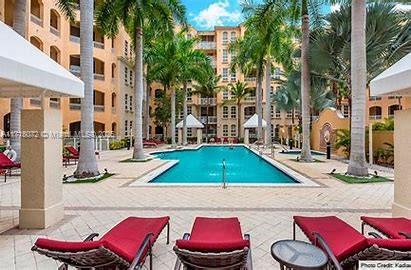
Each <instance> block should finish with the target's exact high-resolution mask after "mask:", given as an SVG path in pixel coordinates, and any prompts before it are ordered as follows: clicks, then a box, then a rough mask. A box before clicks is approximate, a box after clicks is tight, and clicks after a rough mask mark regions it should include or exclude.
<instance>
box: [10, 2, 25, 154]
mask: <svg viewBox="0 0 411 270" xmlns="http://www.w3.org/2000/svg"><path fill="white" fill-rule="evenodd" d="M26 2H27V0H16V1H15V4H14V5H15V6H14V19H13V29H14V31H16V32H17V33H18V34H19V35H20V36H22V37H24V38H26ZM22 108H23V98H20V97H15V98H11V99H10V145H11V147H12V149H13V150H14V151H16V154H17V161H19V160H20V146H21V145H20V137H19V136H17V134H18V133H19V132H20V130H21V110H22Z"/></svg>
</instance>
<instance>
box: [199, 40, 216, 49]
mask: <svg viewBox="0 0 411 270" xmlns="http://www.w3.org/2000/svg"><path fill="white" fill-rule="evenodd" d="M198 48H199V49H201V50H215V49H216V48H217V46H216V43H215V42H214V41H200V42H199V43H198Z"/></svg>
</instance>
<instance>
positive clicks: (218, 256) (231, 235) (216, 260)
mask: <svg viewBox="0 0 411 270" xmlns="http://www.w3.org/2000/svg"><path fill="white" fill-rule="evenodd" d="M174 251H175V253H176V254H177V261H176V264H175V268H174V269H175V270H178V269H180V268H181V266H182V265H183V266H184V267H185V268H184V269H190V270H197V269H225V270H234V269H236V270H239V269H241V270H245V269H247V270H251V269H252V261H251V250H250V236H249V235H247V234H245V235H244V237H243V235H242V233H241V226H240V222H239V220H238V218H206V217H197V218H196V219H195V221H194V225H193V228H192V230H191V234H189V233H185V234H184V236H183V239H181V240H177V241H176V245H175V246H174Z"/></svg>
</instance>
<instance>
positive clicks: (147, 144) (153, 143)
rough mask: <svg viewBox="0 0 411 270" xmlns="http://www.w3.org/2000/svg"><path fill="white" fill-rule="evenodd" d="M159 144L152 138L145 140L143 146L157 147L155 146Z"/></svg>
mask: <svg viewBox="0 0 411 270" xmlns="http://www.w3.org/2000/svg"><path fill="white" fill-rule="evenodd" d="M157 146H158V145H157V143H155V142H154V141H150V140H148V141H143V147H146V148H155V147H157Z"/></svg>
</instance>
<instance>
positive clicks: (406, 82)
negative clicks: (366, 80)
mask: <svg viewBox="0 0 411 270" xmlns="http://www.w3.org/2000/svg"><path fill="white" fill-rule="evenodd" d="M370 93H371V95H372V96H383V95H388V96H393V95H398V96H409V95H411V53H409V54H408V55H406V56H405V57H403V58H402V59H401V60H399V61H398V62H397V63H395V64H394V65H392V66H391V67H389V68H388V69H386V70H385V71H384V72H382V73H381V74H380V75H378V76H377V77H375V78H374V79H373V80H372V81H371V83H370Z"/></svg>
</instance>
